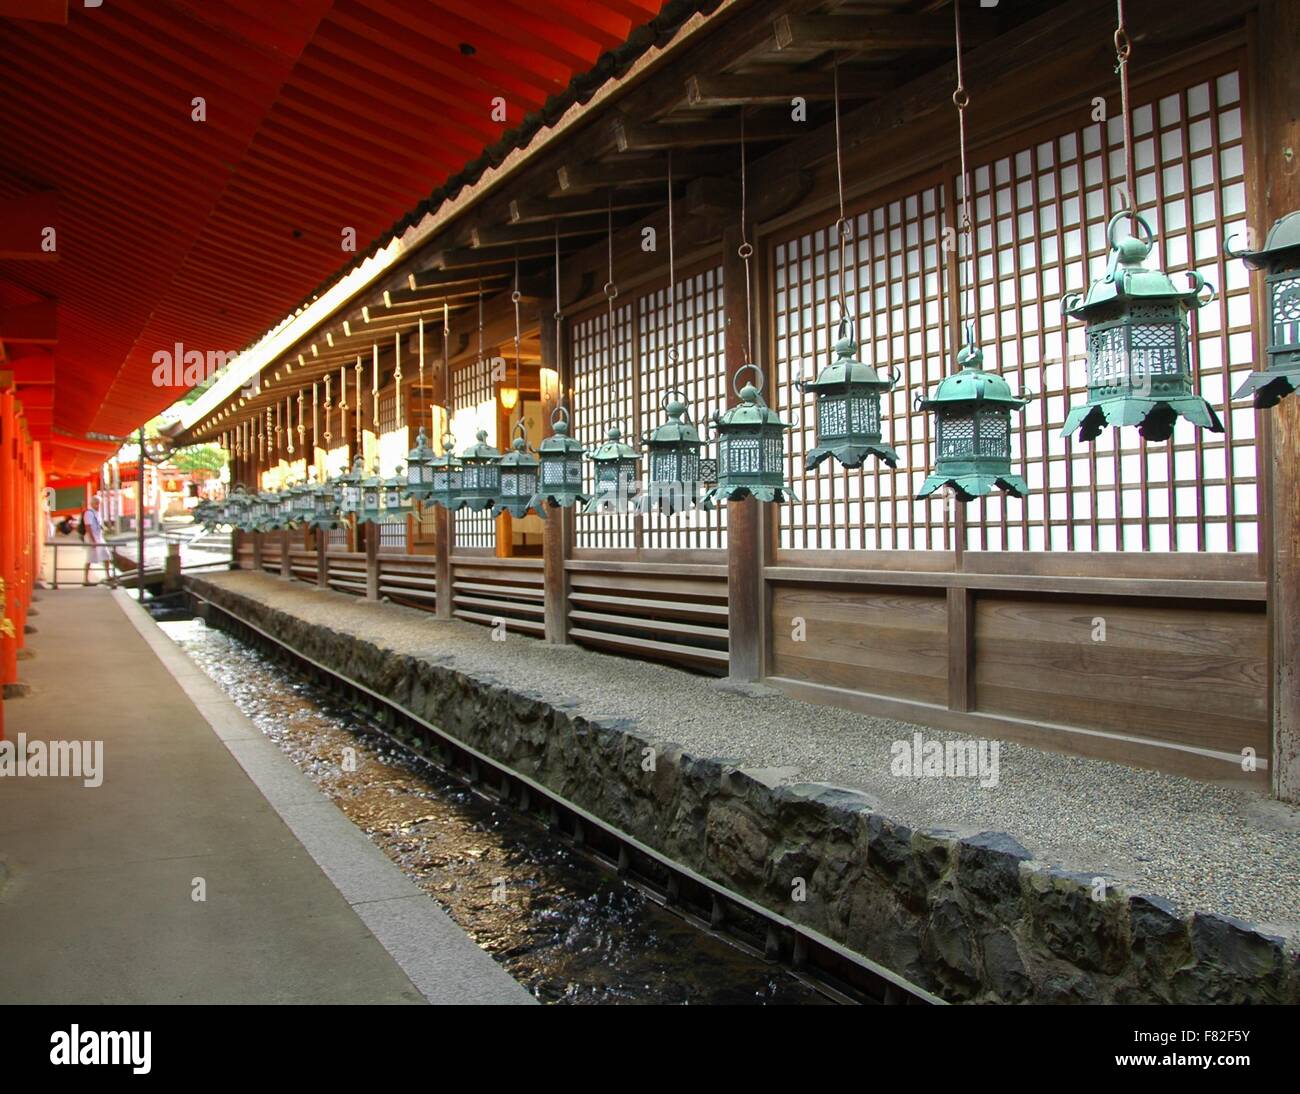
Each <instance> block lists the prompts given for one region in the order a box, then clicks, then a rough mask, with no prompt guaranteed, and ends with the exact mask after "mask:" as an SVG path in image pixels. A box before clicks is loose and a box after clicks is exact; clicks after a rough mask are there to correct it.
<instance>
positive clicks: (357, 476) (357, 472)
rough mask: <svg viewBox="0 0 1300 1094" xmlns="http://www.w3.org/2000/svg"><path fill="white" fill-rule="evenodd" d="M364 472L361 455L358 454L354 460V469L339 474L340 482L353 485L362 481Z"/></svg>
mask: <svg viewBox="0 0 1300 1094" xmlns="http://www.w3.org/2000/svg"><path fill="white" fill-rule="evenodd" d="M362 474H363V472H362V469H361V457H360V456H357V457H356V458H355V459H354V460H353V461H352V470H350V471H345V472H343V474H342V475H340V476H339V482H341V483H343V484H345V485H347V486H353V485H355V484H356V483H359V482H360V481H361V477H362Z"/></svg>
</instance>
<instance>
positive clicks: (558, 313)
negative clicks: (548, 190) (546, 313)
mask: <svg viewBox="0 0 1300 1094" xmlns="http://www.w3.org/2000/svg"><path fill="white" fill-rule="evenodd" d="M552 318H553V319H554V320H555V375H556V377H557V385H558V386H557V396H558V401H559V402H561V403H562V402H564V343H563V341H562V340H561V338H560V325H561V324H562V323H563V322H564V311H563V310H562V309H561V307H560V222H559V221H558V220H557V221H556V222H555V314H554V315H553V316H552Z"/></svg>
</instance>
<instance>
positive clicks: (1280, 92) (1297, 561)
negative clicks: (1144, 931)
mask: <svg viewBox="0 0 1300 1094" xmlns="http://www.w3.org/2000/svg"><path fill="white" fill-rule="evenodd" d="M1257 18H1258V23H1257V27H1256V43H1257V48H1256V50H1255V66H1254V69H1255V71H1254V78H1255V79H1256V81H1257V82H1258V83H1257V90H1258V94H1257V96H1256V98H1257V102H1258V108H1257V116H1258V128H1259V142H1258V163H1257V168H1256V170H1257V173H1258V176H1259V178H1260V180H1261V183H1260V185H1261V194H1260V198H1261V203H1262V209H1261V210H1260V211H1261V213H1262V217H1261V220H1260V223H1259V224H1257V225H1255V226H1254V227H1255V233H1256V235H1257V236H1258V237H1259V238H1260V239H1261V240H1262V238H1263V236H1264V233H1265V232H1266V231H1267V230H1268V228H1269V226H1270V225H1271V224H1272V223H1273V221H1275V220H1276V219H1277V218H1278V217H1280V216H1283V215H1284V214H1286V213H1289V212H1292V211H1294V210H1296V209H1300V124H1298V123H1297V118H1300V69H1297V67H1296V64H1295V57H1294V53H1295V43H1296V42H1297V41H1300V6H1297V5H1296V4H1295V2H1294V0H1263V2H1262V3H1261V4H1260V7H1259V14H1258V17H1257ZM1262 279H1263V275H1262V274H1255V275H1253V277H1252V281H1253V282H1254V286H1255V292H1256V294H1257V297H1258V298H1262V297H1263V281H1262ZM1264 329H1265V330H1267V327H1265V328H1264ZM1262 349H1263V346H1262V345H1261V346H1260V350H1261V351H1262ZM1262 414H1263V416H1264V418H1265V421H1266V424H1265V426H1264V428H1265V429H1267V430H1270V431H1271V434H1272V435H1271V438H1270V440H1271V442H1272V443H1271V447H1272V453H1273V459H1272V462H1271V465H1270V468H1269V471H1270V476H1271V490H1270V493H1271V495H1272V502H1273V535H1272V546H1271V551H1270V552H1269V554H1270V557H1269V560H1268V561H1269V573H1268V586H1269V595H1268V611H1269V623H1270V626H1271V642H1270V650H1271V659H1272V672H1271V674H1270V676H1271V681H1272V695H1271V703H1270V705H1271V707H1272V713H1273V755H1272V760H1271V763H1270V769H1271V773H1272V782H1273V793H1274V794H1275V795H1276V796H1277V797H1279V798H1281V799H1283V800H1284V801H1290V802H1297V801H1300V394H1296V395H1290V396H1288V397H1287V398H1285V399H1283V400H1282V401H1281V402H1280V403H1279V404H1278V405H1277V406H1276V407H1274V408H1273V409H1271V410H1266V411H1263V412H1262ZM1265 450H1267V449H1265Z"/></svg>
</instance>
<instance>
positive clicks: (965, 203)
mask: <svg viewBox="0 0 1300 1094" xmlns="http://www.w3.org/2000/svg"><path fill="white" fill-rule="evenodd" d="M952 15H953V38H954V42H955V44H956V49H957V87H956V88H955V90H954V91H953V93H952V102H953V105H954V106H955V107H956V108H957V139H958V143H959V145H960V151H961V229H962V235H964V236H965V237H966V279H965V280H966V284H965V286H964V287H963V296H964V297H965V299H964V301H963V305H962V311H963V312H964V313H965V316H966V341H967V343H969V344H971V345H973V344H974V342H975V307H976V302H977V301H978V300H979V293H978V291H977V287H976V283H975V282H976V277H977V273H978V271H977V267H976V263H975V223H974V220H973V219H972V217H971V200H970V191H971V177H970V167H969V165H968V163H967V159H966V108H967V107H968V106H969V105H970V93H969V92H968V91H967V90H966V78H965V73H964V71H963V68H962V47H961V4H960V3H954V4H953V6H952Z"/></svg>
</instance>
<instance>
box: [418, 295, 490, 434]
mask: <svg viewBox="0 0 1300 1094" xmlns="http://www.w3.org/2000/svg"><path fill="white" fill-rule="evenodd" d="M478 326H479V335H478V337H479V357H482V356H483V279H482V278H481V277H480V278H479V282H478ZM450 339H451V309H450V308H449V307H448V305H447V299H446V297H444V298H443V301H442V396H443V398H444V399H446V400H447V401H448V402H450V401H451V367H450V361H451V347H450V346H449V345H448V343H449V341H450ZM446 409H447V421H446V423H445V424H444V432H445V433H449V432H450V431H451V408H450V407H448V408H446ZM436 412H437V404H435V403H434V402H433V400H432V399H430V400H429V428H430V429H432V430H433V431H434V432H435V433H437V432H438V423H437V416H436ZM442 442H443V438H442V437H439V438H438V443H439V445H441V446H442V454H443V455H444V456H445V455H447V453H448V451H450V450H449V449H448V447H447V446H446V445H445V444H443V443H442Z"/></svg>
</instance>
